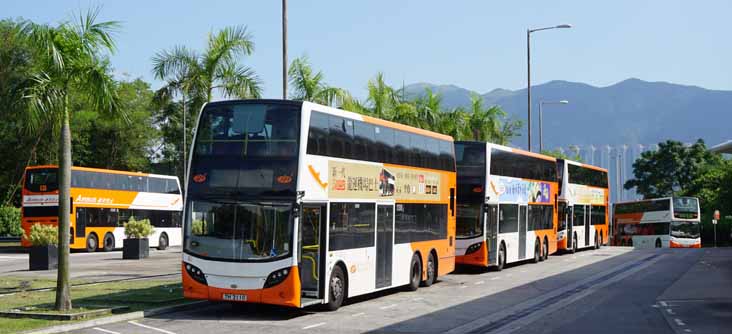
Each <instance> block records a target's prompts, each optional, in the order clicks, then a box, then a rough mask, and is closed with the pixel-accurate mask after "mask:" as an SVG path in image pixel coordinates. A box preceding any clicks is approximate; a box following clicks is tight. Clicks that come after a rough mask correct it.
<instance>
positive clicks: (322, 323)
mask: <svg viewBox="0 0 732 334" xmlns="http://www.w3.org/2000/svg"><path fill="white" fill-rule="evenodd" d="M323 325H325V323H324V322H319V323H317V324H312V325H310V326H305V327H303V328H302V329H311V328H315V327H320V326H323Z"/></svg>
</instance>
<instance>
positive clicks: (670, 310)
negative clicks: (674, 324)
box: [666, 308, 674, 315]
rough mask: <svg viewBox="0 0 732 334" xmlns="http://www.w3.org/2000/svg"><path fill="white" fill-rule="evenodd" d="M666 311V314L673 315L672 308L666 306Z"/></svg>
mask: <svg viewBox="0 0 732 334" xmlns="http://www.w3.org/2000/svg"><path fill="white" fill-rule="evenodd" d="M666 312H668V314H670V315H674V310H672V309H670V308H667V309H666Z"/></svg>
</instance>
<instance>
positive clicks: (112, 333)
mask: <svg viewBox="0 0 732 334" xmlns="http://www.w3.org/2000/svg"><path fill="white" fill-rule="evenodd" d="M92 329H93V330H97V331H100V332H103V333H108V334H120V333H117V332H113V331H110V330H108V329H104V328H99V327H94V328H92Z"/></svg>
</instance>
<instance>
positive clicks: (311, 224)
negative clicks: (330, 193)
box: [298, 203, 327, 299]
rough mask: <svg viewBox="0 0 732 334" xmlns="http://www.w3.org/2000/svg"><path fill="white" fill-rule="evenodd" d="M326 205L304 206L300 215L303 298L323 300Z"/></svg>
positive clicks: (299, 263)
mask: <svg viewBox="0 0 732 334" xmlns="http://www.w3.org/2000/svg"><path fill="white" fill-rule="evenodd" d="M326 214H327V206H326V204H325V203H317V204H311V203H306V204H303V205H302V212H301V213H300V231H299V232H300V233H299V236H300V237H299V239H300V240H299V241H300V242H299V243H298V245H299V248H300V249H299V252H298V269H299V270H300V282H301V286H302V296H303V297H306V298H318V299H323V298H324V296H323V293H322V292H323V291H324V290H325V289H324V288H323V283H324V282H322V281H321V280H320V278H321V277H322V276H323V273H324V272H325V266H324V264H325V262H324V261H323V259H325V235H326V231H325V229H326V227H327V224H326Z"/></svg>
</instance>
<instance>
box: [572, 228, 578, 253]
mask: <svg viewBox="0 0 732 334" xmlns="http://www.w3.org/2000/svg"><path fill="white" fill-rule="evenodd" d="M576 252H577V233H575V234H574V236H573V237H572V254H574V253H576Z"/></svg>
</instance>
